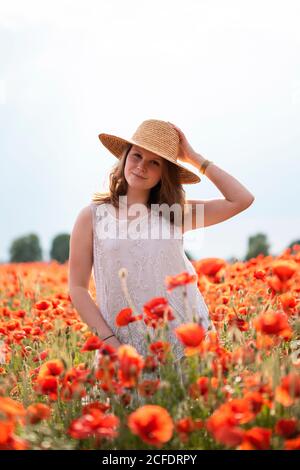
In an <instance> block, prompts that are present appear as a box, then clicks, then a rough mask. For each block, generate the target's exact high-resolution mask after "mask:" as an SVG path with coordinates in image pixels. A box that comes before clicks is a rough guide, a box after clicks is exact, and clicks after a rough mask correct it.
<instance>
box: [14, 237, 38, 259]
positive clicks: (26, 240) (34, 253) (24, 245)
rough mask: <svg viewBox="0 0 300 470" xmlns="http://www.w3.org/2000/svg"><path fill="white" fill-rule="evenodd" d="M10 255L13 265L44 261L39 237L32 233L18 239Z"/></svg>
mask: <svg viewBox="0 0 300 470" xmlns="http://www.w3.org/2000/svg"><path fill="white" fill-rule="evenodd" d="M9 254H10V262H11V263H26V262H29V261H42V249H41V246H40V241H39V237H38V236H37V235H36V234H34V233H30V234H28V235H25V236H23V237H19V238H16V239H15V240H14V241H13V242H12V244H11V246H10V249H9Z"/></svg>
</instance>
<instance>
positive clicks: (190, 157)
mask: <svg viewBox="0 0 300 470" xmlns="http://www.w3.org/2000/svg"><path fill="white" fill-rule="evenodd" d="M167 122H168V123H169V124H170V125H171V126H172V127H173V128H174V129H175V130H176V131H177V132H178V135H179V149H178V160H181V161H182V162H186V163H191V164H197V165H199V159H201V158H203V157H202V156H201V155H200V154H199V153H197V152H195V150H194V149H193V148H192V147H191V145H190V144H189V142H188V140H187V138H186V137H185V135H184V133H183V132H182V130H181V129H179V127H177V126H175V124H172V122H169V121H167Z"/></svg>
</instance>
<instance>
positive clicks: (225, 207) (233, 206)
mask: <svg viewBox="0 0 300 470" xmlns="http://www.w3.org/2000/svg"><path fill="white" fill-rule="evenodd" d="M169 124H171V125H172V126H173V127H174V128H175V129H176V130H177V132H178V135H179V151H178V159H179V160H182V161H183V162H187V163H190V164H191V165H193V166H195V167H196V168H197V170H198V171H200V168H201V165H202V163H203V162H204V161H205V160H206V158H205V157H203V156H202V155H201V154H200V153H197V152H196V151H195V150H194V149H193V148H192V147H191V145H190V144H189V142H188V140H187V138H186V137H185V135H184V133H183V132H182V131H181V129H179V128H178V127H177V126H175V124H172V123H169ZM205 176H206V177H207V178H208V179H210V180H211V181H212V183H213V184H214V185H215V186H216V187H217V188H218V189H219V190H220V191H221V193H222V194H223V196H224V199H211V200H199V199H197V200H194V199H190V200H188V201H187V203H188V204H190V205H191V206H192V226H189V224H187V226H186V227H185V228H183V231H187V230H194V229H197V228H201V227H206V226H209V225H214V224H218V223H220V222H223V221H224V220H227V219H229V218H230V217H233V216H234V215H236V214H238V213H239V212H242V211H243V210H245V209H247V207H249V206H250V205H251V204H252V203H253V201H254V196H253V194H252V193H251V192H250V191H249V190H248V189H247V188H246V187H245V186H243V185H242V184H241V183H240V182H239V181H238V180H237V179H236V178H234V177H233V176H232V175H230V174H229V173H227V172H226V171H225V170H222V169H221V168H220V167H219V166H217V165H216V164H215V163H210V164H209V165H208V166H207V168H206V170H205ZM200 206H201V207H200ZM197 208H198V210H197ZM202 211H203V212H202ZM197 212H198V214H200V216H199V215H198V217H197ZM201 214H204V216H203V217H201ZM203 219H204V220H203Z"/></svg>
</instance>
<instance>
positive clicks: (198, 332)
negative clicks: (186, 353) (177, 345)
mask: <svg viewBox="0 0 300 470" xmlns="http://www.w3.org/2000/svg"><path fill="white" fill-rule="evenodd" d="M174 331H175V334H176V336H177V337H178V338H179V339H180V341H181V342H182V343H183V344H184V346H187V347H190V348H197V347H198V346H199V345H200V344H201V343H202V341H203V339H204V338H205V329H204V328H203V327H202V326H201V325H199V324H198V323H183V324H182V325H180V326H178V327H177V328H174Z"/></svg>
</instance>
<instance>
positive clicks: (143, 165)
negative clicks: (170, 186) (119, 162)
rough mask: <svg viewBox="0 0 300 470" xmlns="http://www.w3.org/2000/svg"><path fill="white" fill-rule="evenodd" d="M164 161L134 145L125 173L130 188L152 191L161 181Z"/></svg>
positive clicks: (127, 159)
mask: <svg viewBox="0 0 300 470" xmlns="http://www.w3.org/2000/svg"><path fill="white" fill-rule="evenodd" d="M163 160H164V159H163V158H161V157H160V156H158V155H156V154H155V153H152V152H150V151H148V150H144V149H142V148H140V147H138V146H136V145H133V146H132V147H131V149H130V151H129V153H128V155H127V158H126V163H125V168H124V173H125V178H126V180H127V182H128V184H129V185H130V186H133V187H136V188H141V189H151V188H152V187H153V186H155V185H156V184H157V183H158V182H159V181H160V179H161V176H162V171H163V163H164V161H163Z"/></svg>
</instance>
